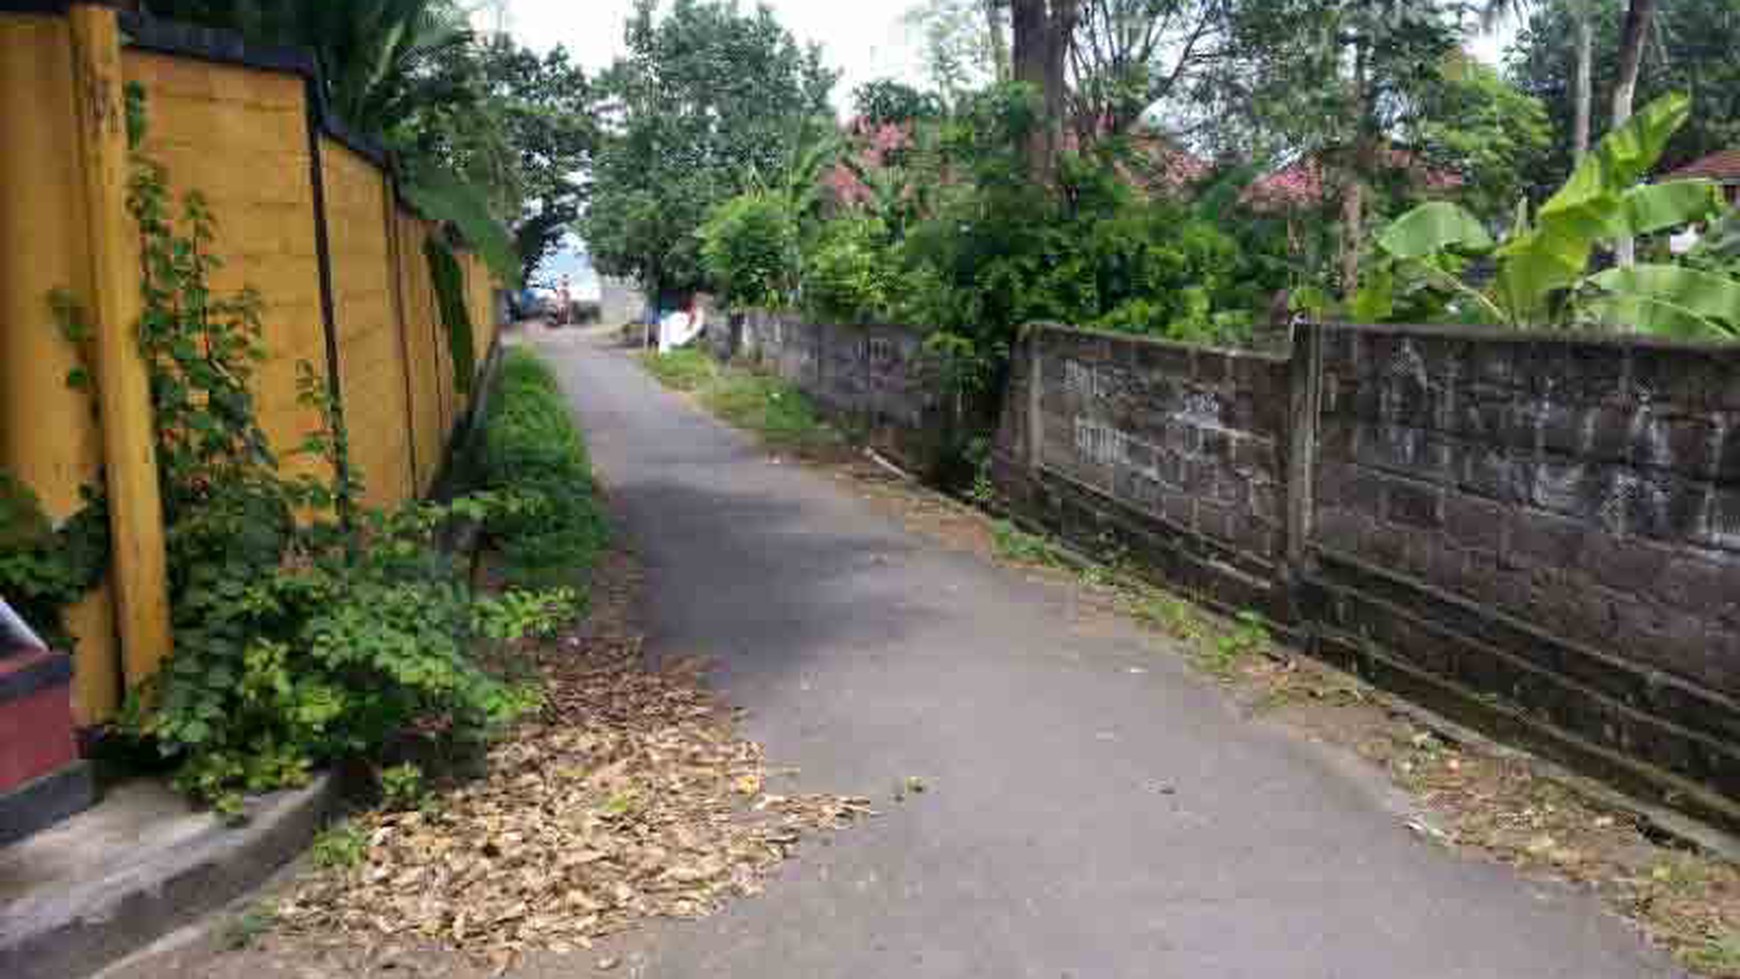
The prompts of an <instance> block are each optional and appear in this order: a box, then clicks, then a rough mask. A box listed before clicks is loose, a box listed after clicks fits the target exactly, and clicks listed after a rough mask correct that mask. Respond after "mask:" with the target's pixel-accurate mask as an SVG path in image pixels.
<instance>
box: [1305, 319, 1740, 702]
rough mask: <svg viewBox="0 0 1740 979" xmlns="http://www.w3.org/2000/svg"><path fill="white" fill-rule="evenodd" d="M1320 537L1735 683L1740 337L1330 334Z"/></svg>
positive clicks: (1585, 634)
mask: <svg viewBox="0 0 1740 979" xmlns="http://www.w3.org/2000/svg"><path fill="white" fill-rule="evenodd" d="M1323 374H1324V379H1323V400H1322V405H1323V410H1322V427H1321V431H1322V436H1321V441H1320V445H1321V452H1320V456H1319V460H1318V464H1317V501H1318V510H1317V518H1316V519H1317V525H1316V527H1315V532H1314V534H1313V540H1314V542H1315V543H1316V544H1318V545H1319V546H1321V547H1323V548H1326V549H1333V550H1337V551H1341V552H1343V553H1346V554H1348V555H1350V556H1353V557H1357V558H1360V559H1363V560H1366V561H1369V562H1371V563H1373V564H1376V565H1378V566H1381V567H1384V568H1387V569H1390V570H1393V571H1398V572H1401V573H1404V574H1407V575H1410V576H1412V577H1415V578H1419V579H1421V580H1423V581H1426V582H1428V583H1431V584H1433V585H1435V586H1437V587H1440V588H1443V589H1446V590H1448V591H1453V592H1456V593H1459V594H1463V595H1466V596H1468V597H1470V598H1472V599H1474V600H1477V601H1479V602H1481V603H1483V604H1486V605H1490V606H1492V607H1494V608H1497V609H1501V610H1503V611H1505V612H1508V613H1511V614H1514V615H1516V616H1519V617H1521V618H1523V619H1525V620H1527V621H1529V622H1530V623H1532V624H1534V625H1535V626H1537V627H1539V628H1541V629H1544V630H1546V631H1548V632H1551V633H1553V634H1555V635H1557V636H1560V637H1563V638H1566V639H1570V640H1573V641H1577V642H1582V643H1587V644H1590V645H1594V646H1600V647H1607V648H1612V649H1623V650H1624V654H1625V656H1626V658H1627V659H1628V660H1630V661H1632V662H1634V663H1635V664H1637V665H1639V666H1641V667H1645V668H1652V669H1658V670H1661V671H1663V672H1665V673H1668V674H1672V675H1674V676H1677V677H1680V678H1682V679H1685V680H1688V681H1691V682H1694V683H1698V684H1700V685H1704V686H1707V687H1709V688H1711V689H1713V690H1717V691H1721V692H1723V693H1726V694H1740V506H1737V505H1736V504H1740V351H1710V350H1698V349H1683V348H1682V349H1675V348H1670V347H1663V346H1642V345H1628V344H1619V343H1611V342H1588V341H1583V342H1576V341H1569V340H1535V341H1529V340H1508V339H1505V338H1503V337H1495V338H1491V339H1484V338H1483V339H1481V340H1479V341H1475V340H1470V339H1468V338H1467V337H1456V336H1449V335H1440V334H1433V333H1427V332H1421V333H1414V334H1407V333H1402V334H1385V333H1379V332H1374V331H1370V330H1358V329H1340V330H1332V331H1329V332H1328V333H1327V334H1326V336H1325V345H1324V357H1323Z"/></svg>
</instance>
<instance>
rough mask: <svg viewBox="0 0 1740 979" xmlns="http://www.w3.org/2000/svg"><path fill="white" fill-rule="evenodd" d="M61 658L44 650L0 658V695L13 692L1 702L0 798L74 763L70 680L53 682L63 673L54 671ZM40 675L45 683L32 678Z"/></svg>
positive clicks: (57, 654) (76, 755)
mask: <svg viewBox="0 0 1740 979" xmlns="http://www.w3.org/2000/svg"><path fill="white" fill-rule="evenodd" d="M65 659H66V657H65V656H63V655H62V654H60V653H54V652H50V651H48V650H46V649H20V650H14V651H12V652H9V653H6V654H4V655H3V656H0V690H4V689H6V688H8V687H15V688H17V690H18V693H17V695H16V697H15V699H8V700H4V701H0V794H4V793H6V792H9V791H11V790H13V789H16V788H18V787H19V786H21V785H24V784H25V783H27V782H34V781H36V780H37V779H39V778H42V777H43V776H46V775H52V774H54V773H55V772H58V771H60V770H61V769H63V768H65V767H67V766H68V765H71V764H72V763H74V762H75V761H77V760H78V744H77V741H76V740H75V738H74V737H73V716H72V697H71V694H70V691H69V690H68V686H69V682H70V676H69V677H67V678H65V679H61V678H58V677H59V674H62V673H64V672H65V671H64V670H62V669H59V665H60V662H63V661H64V660H65ZM39 671H44V672H46V673H47V674H48V676H49V678H48V679H40V680H39V679H32V676H33V674H35V673H37V672H39ZM32 688H34V689H32Z"/></svg>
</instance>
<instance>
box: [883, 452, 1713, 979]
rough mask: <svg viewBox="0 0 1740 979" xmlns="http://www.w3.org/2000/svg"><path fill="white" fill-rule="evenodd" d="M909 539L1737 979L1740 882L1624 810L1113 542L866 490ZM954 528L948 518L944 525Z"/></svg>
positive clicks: (920, 496)
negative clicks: (1281, 639) (1385, 781)
mask: <svg viewBox="0 0 1740 979" xmlns="http://www.w3.org/2000/svg"><path fill="white" fill-rule="evenodd" d="M859 483H860V485H861V486H862V487H864V488H865V489H866V490H869V489H872V488H873V489H874V490H875V495H874V496H873V498H874V499H877V500H880V501H882V502H883V503H884V504H885V505H887V506H890V507H892V508H894V509H895V510H897V511H898V512H899V513H900V514H901V516H902V517H903V518H905V520H906V522H907V524H908V526H910V527H912V528H913V529H915V530H917V531H919V532H921V533H925V534H928V535H931V536H935V537H938V538H940V539H942V540H944V541H946V542H948V543H950V544H954V545H957V546H965V547H967V548H968V549H971V550H974V551H975V552H977V553H980V554H982V555H984V556H987V557H990V558H994V559H996V560H999V561H1001V562H1004V563H1007V564H1010V565H1014V566H1018V567H1021V568H1023V569H1026V570H1029V571H1032V572H1034V573H1035V574H1036V575H1038V576H1040V577H1042V578H1047V579H1050V580H1053V581H1056V582H1059V583H1064V582H1067V583H1068V586H1069V587H1071V588H1074V589H1077V590H1078V595H1079V596H1080V599H1081V601H1080V602H1079V603H1077V604H1076V605H1075V606H1074V607H1076V608H1077V609H1078V613H1077V614H1080V615H1083V616H1093V615H1097V614H1102V613H1103V614H1114V615H1121V616H1127V617H1128V618H1130V619H1132V620H1134V621H1136V622H1138V623H1140V624H1142V625H1144V626H1146V627H1148V628H1150V629H1153V630H1154V631H1156V632H1160V633H1163V634H1165V635H1167V636H1168V637H1171V638H1172V639H1174V640H1176V641H1177V647H1178V649H1179V652H1180V653H1182V654H1183V656H1184V657H1185V658H1186V659H1187V661H1188V662H1190V663H1191V664H1192V665H1193V666H1195V667H1196V668H1198V669H1200V670H1202V671H1203V672H1204V673H1205V674H1207V675H1209V676H1211V677H1213V678H1214V679H1215V681H1216V682H1217V683H1218V684H1220V685H1221V686H1223V687H1224V688H1225V689H1226V690H1227V692H1228V694H1229V695H1230V696H1232V697H1233V698H1234V699H1235V700H1236V701H1237V702H1238V703H1239V704H1240V705H1241V707H1243V708H1244V709H1245V710H1246V711H1247V712H1248V713H1249V714H1250V715H1251V716H1252V717H1253V718H1261V719H1263V720H1264V721H1266V722H1269V723H1275V724H1280V725H1283V726H1285V727H1288V728H1290V729H1292V730H1293V731H1294V732H1295V733H1297V734H1299V735H1300V736H1302V737H1305V738H1307V739H1309V740H1312V741H1318V742H1323V743H1327V744H1332V745H1336V746H1338V747H1341V748H1344V749H1347V750H1349V751H1352V752H1353V753H1355V754H1357V755H1359V756H1360V757H1361V758H1363V759H1365V760H1366V761H1368V762H1369V763H1371V764H1372V765H1374V766H1377V767H1378V768H1380V769H1382V770H1383V771H1384V772H1385V773H1386V775H1387V776H1388V777H1389V779H1390V780H1391V781H1392V782H1393V783H1394V784H1395V785H1396V786H1398V787H1399V788H1401V789H1402V790H1403V791H1405V792H1406V793H1407V794H1408V795H1409V796H1410V797H1411V798H1413V799H1414V800H1415V803H1416V806H1417V813H1418V815H1417V816H1416V817H1415V818H1413V819H1411V820H1410V822H1409V824H1408V825H1409V826H1410V828H1412V829H1413V830H1414V831H1415V832H1416V833H1418V834H1419V835H1420V836H1421V837H1422V838H1423V839H1425V840H1427V841H1429V842H1431V843H1433V844H1435V845H1442V846H1446V847H1451V848H1455V849H1459V850H1466V851H1472V852H1476V853H1480V854H1483V855H1485V856H1486V857H1487V858H1489V859H1493V860H1496V861H1499V862H1502V863H1505V864H1509V865H1512V866H1514V867H1516V868H1518V869H1519V870H1520V871H1522V872H1524V873H1529V874H1544V875H1550V876H1554V877H1558V878H1562V879H1566V880H1569V881H1572V882H1574V883H1578V884H1581V885H1583V886H1586V887H1589V888H1590V889H1591V890H1593V891H1594V892H1596V893H1597V894H1598V895H1600V896H1601V897H1602V898H1603V899H1604V900H1605V901H1606V902H1607V903H1608V905H1609V906H1610V907H1612V908H1614V909H1615V910H1617V911H1619V912H1620V913H1622V914H1625V915H1626V916H1628V917H1630V918H1632V919H1633V920H1634V921H1636V922H1637V924H1638V925H1639V926H1640V927H1641V928H1642V929H1643V930H1644V931H1645V932H1646V933H1647V934H1648V935H1649V936H1650V938H1651V939H1652V941H1654V942H1655V943H1656V944H1658V945H1659V946H1661V947H1662V948H1663V949H1665V950H1667V951H1668V952H1669V953H1671V954H1672V955H1673V956H1674V958H1675V959H1676V960H1677V961H1678V962H1679V963H1680V964H1681V965H1682V966H1684V967H1685V968H1687V969H1688V970H1691V971H1692V972H1693V973H1694V974H1696V975H1699V976H1705V977H1710V979H1740V868H1737V867H1736V866H1735V865H1734V864H1733V863H1730V862H1728V861H1726V860H1724V859H1722V858H1721V857H1719V856H1717V855H1714V854H1711V853H1706V852H1703V851H1694V850H1690V849H1688V848H1686V847H1683V846H1679V845H1676V844H1675V843H1673V842H1672V841H1670V840H1668V839H1666V838H1664V837H1663V836H1662V834H1661V833H1660V832H1659V831H1657V830H1655V829H1654V828H1653V827H1651V826H1648V825H1646V824H1645V823H1643V822H1642V821H1641V820H1640V819H1639V818H1638V817H1636V816H1634V815H1632V814H1630V813H1628V812H1626V811H1625V810H1623V809H1621V808H1618V807H1615V806H1613V805H1610V804H1607V803H1605V802H1603V801H1600V800H1599V799H1598V798H1597V797H1596V796H1594V795H1590V794H1587V793H1585V792H1583V791H1582V790H1580V789H1578V788H1576V787H1575V785H1574V783H1566V782H1564V781H1561V780H1560V779H1559V778H1558V776H1556V775H1554V774H1549V773H1546V772H1544V771H1543V770H1542V769H1541V767H1540V766H1539V764H1538V763H1537V762H1535V761H1533V760H1531V759H1529V758H1527V757H1526V756H1523V755H1520V754H1517V753H1512V752H1507V751H1504V750H1503V749H1499V748H1496V747H1495V746H1491V745H1489V744H1487V743H1486V742H1484V741H1480V740H1477V739H1476V740H1472V741H1469V742H1466V743H1464V742H1460V741H1458V740H1456V738H1455V737H1453V736H1450V735H1447V734H1446V733H1444V732H1443V730H1442V729H1441V728H1439V727H1436V726H1433V727H1428V726H1426V724H1424V723H1423V722H1422V721H1420V720H1417V719H1416V717H1417V715H1416V714H1414V713H1411V712H1408V711H1406V710H1404V709H1403V708H1402V707H1401V706H1400V705H1394V702H1393V701H1391V700H1390V699H1389V698H1388V697H1387V696H1386V695H1384V694H1383V693H1381V692H1379V691H1377V690H1375V689H1373V688H1372V687H1370V686H1368V685H1367V684H1366V683H1364V682H1363V681H1362V680H1360V679H1359V678H1358V677H1355V676H1352V675H1350V674H1347V673H1343V672H1341V671H1339V670H1336V669H1333V668H1330V667H1328V666H1325V665H1323V664H1320V663H1317V662H1315V661H1313V660H1309V659H1306V658H1303V657H1299V656H1295V655H1293V654H1291V653H1290V652H1289V651H1288V650H1287V649H1286V648H1285V647H1284V646H1281V645H1279V644H1278V643H1277V642H1276V640H1275V639H1274V637H1273V636H1272V635H1271V633H1270V630H1269V628H1268V626H1267V624H1266V623H1265V622H1264V621H1263V619H1262V618H1261V617H1260V616H1258V615H1256V614H1254V613H1252V612H1248V611H1247V612H1244V613H1241V614H1238V615H1234V616H1231V617H1228V616H1223V615H1219V614H1217V613H1215V612H1212V611H1210V610H1209V609H1207V608H1206V607H1204V606H1202V605H1199V604H1197V603H1195V602H1193V601H1191V600H1190V599H1189V598H1188V597H1185V596H1182V595H1179V594H1175V593H1172V592H1169V591H1167V590H1165V589H1163V588H1160V587H1157V586H1155V585H1154V584H1152V583H1151V582H1149V581H1148V580H1146V579H1144V578H1143V577H1141V576H1140V575H1139V574H1137V573H1136V572H1135V569H1133V568H1132V567H1130V566H1129V563H1128V561H1127V558H1126V556H1125V555H1123V554H1122V553H1120V550H1119V549H1118V548H1116V547H1115V546H1111V542H1102V546H1101V547H1099V548H1098V549H1097V550H1098V551H1099V556H1101V557H1103V558H1104V560H1102V561H1098V562H1090V561H1086V560H1085V559H1083V558H1081V557H1077V556H1075V555H1073V554H1071V553H1069V552H1066V551H1065V550H1064V548H1063V546H1062V545H1061V544H1059V543H1057V542H1056V541H1054V540H1052V539H1050V538H1047V537H1044V536H1040V535H1036V534H1031V533H1028V532H1026V531H1023V530H1021V529H1020V528H1018V527H1016V526H1015V525H1014V524H1013V523H1011V522H1009V521H1007V520H1002V519H996V518H993V517H990V516H988V515H986V514H984V513H983V512H980V511H976V510H973V509H970V508H968V507H966V506H962V505H957V504H946V505H945V504H943V503H941V502H939V501H938V500H937V498H936V497H935V496H933V495H932V494H929V493H915V492H913V491H912V490H911V489H910V488H907V487H905V486H902V485H899V484H887V483H886V482H884V481H881V480H872V479H866V478H864V477H862V476H860V478H859ZM944 510H946V513H947V515H946V516H943V515H942V511H944Z"/></svg>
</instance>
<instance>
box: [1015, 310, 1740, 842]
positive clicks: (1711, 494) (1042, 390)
mask: <svg viewBox="0 0 1740 979" xmlns="http://www.w3.org/2000/svg"><path fill="white" fill-rule="evenodd" d="M996 445H997V448H996V453H995V456H994V475H995V478H996V481H997V484H998V486H999V487H1000V488H1001V489H1002V490H1003V491H1004V493H1005V494H1006V495H1007V497H1008V498H1009V500H1010V502H1011V505H1012V507H1013V508H1014V510H1015V511H1016V512H1017V513H1018V514H1020V515H1022V516H1024V517H1026V518H1028V519H1030V520H1033V521H1035V522H1038V523H1041V524H1043V525H1045V526H1047V527H1049V528H1051V529H1053V530H1055V531H1057V532H1059V533H1061V534H1062V535H1064V536H1065V537H1066V538H1067V539H1069V540H1071V541H1073V542H1074V543H1076V544H1077V545H1078V546H1080V547H1083V548H1085V549H1088V550H1090V551H1094V552H1096V553H1100V554H1102V555H1104V554H1107V553H1117V554H1123V555H1127V556H1131V557H1134V558H1135V559H1136V560H1137V561H1138V562H1139V564H1140V565H1142V566H1144V567H1146V568H1148V569H1149V570H1151V571H1152V572H1153V573H1154V574H1155V576H1156V577H1158V578H1160V579H1162V580H1164V581H1165V582H1166V583H1168V584H1170V585H1172V586H1174V587H1178V588H1181V589H1183V590H1186V591H1189V592H1192V593H1194V594H1196V595H1197V596H1198V597H1200V598H1203V599H1205V600H1207V601H1209V602H1211V603H1213V604H1217V605H1219V606H1221V607H1223V608H1228V609H1244V608H1251V609H1257V610H1260V611H1263V612H1265V613H1266V614H1268V615H1269V616H1271V618H1272V619H1273V620H1274V621H1276V622H1277V623H1278V625H1279V626H1280V627H1282V628H1283V629H1284V630H1286V631H1288V632H1289V633H1290V634H1291V636H1292V638H1294V639H1295V640H1296V641H1297V642H1298V643H1300V644H1301V645H1302V646H1304V647H1305V648H1306V649H1308V650H1310V651H1312V652H1313V653H1315V654H1317V655H1319V656H1322V657H1324V658H1326V659H1329V660H1331V661H1334V662H1337V663H1340V664H1342V665H1345V666H1347V667H1349V668H1352V669H1354V670H1356V671H1359V672H1361V673H1363V674H1365V675H1366V676H1367V677H1368V678H1370V679H1373V680H1374V681H1375V682H1378V683H1379V684H1380V685H1384V686H1387V687H1390V688H1391V689H1394V690H1397V691H1399V692H1401V693H1403V694H1405V695H1407V696H1409V697H1412V698H1415V699H1419V700H1423V701H1426V702H1429V703H1431V704H1432V705H1433V706H1435V707H1437V708H1438V709H1440V710H1442V711H1444V712H1446V713H1449V714H1451V715H1452V716H1455V717H1457V718H1459V719H1461V720H1463V721H1464V722H1466V723H1470V724H1473V725H1476V726H1480V727H1484V728H1486V729H1487V730H1490V731H1494V732H1495V733H1498V734H1500V735H1501V736H1505V737H1515V738H1520V739H1524V740H1527V741H1529V742H1531V743H1532V744H1533V745H1534V746H1535V747H1536V748H1537V749H1539V750H1542V751H1544V752H1545V753H1547V754H1549V755H1551V756H1553V757H1555V758H1558V759H1559V760H1561V761H1564V762H1567V763H1569V764H1572V765H1574V766H1577V767H1580V768H1582V769H1584V770H1589V771H1593V772H1594V773H1596V774H1598V775H1600V776H1602V777H1605V778H1608V779H1609V780H1611V781H1614V782H1616V783H1618V784H1621V785H1622V786H1624V787H1626V788H1629V789H1631V790H1632V791H1634V792H1638V793H1640V794H1644V795H1652V796H1655V797H1657V798H1662V799H1666V800H1668V801H1671V802H1673V803H1674V804H1676V805H1679V806H1681V807H1682V808H1685V809H1688V810H1691V811H1694V812H1696V813H1698V814H1699V815H1702V816H1705V817H1708V818H1712V819H1716V820H1719V821H1723V822H1728V823H1730V824H1735V825H1740V806H1736V805H1735V801H1734V800H1740V751H1737V750H1736V747H1735V746H1736V744H1737V743H1740V737H1737V736H1740V644H1737V642H1736V639H1737V633H1740V540H1737V535H1740V349H1732V348H1725V347H1716V348H1713V347H1694V346H1687V345H1669V344H1663V343H1652V342H1648V341H1640V340H1629V339H1627V340H1618V339H1600V338H1580V339H1569V338H1564V337H1553V336H1535V335H1521V334H1505V333H1497V332H1491V333H1486V332H1480V333H1476V332H1470V331H1448V330H1439V329H1430V328H1407V327H1381V328H1368V327H1349V326H1334V327H1317V326H1312V327H1305V328H1302V329H1301V330H1300V332H1299V333H1298V335H1297V336H1296V337H1295V342H1294V344H1293V347H1292V350H1291V352H1290V354H1288V355H1287V356H1285V357H1271V356H1266V355H1256V354H1248V353H1235V352H1231V351H1221V350H1212V349H1206V348H1192V347H1187V346H1178V345H1172V344H1166V343H1160V342H1155V341H1151V340H1147V339H1143V338H1133V337H1122V336H1110V335H1103V334H1095V333H1087V332H1081V331H1073V330H1066V329H1062V328H1055V327H1038V328H1035V329H1034V330H1033V331H1032V332H1031V333H1030V336H1029V338H1028V340H1027V342H1026V344H1025V345H1024V349H1023V350H1022V352H1021V353H1020V355H1018V356H1017V357H1016V358H1015V363H1014V365H1013V370H1012V371H1011V378H1010V386H1009V390H1008V392H1007V396H1006V399H1005V403H1004V411H1003V416H1002V424H1001V428H1000V431H999V434H998V438H997V443H996Z"/></svg>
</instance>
